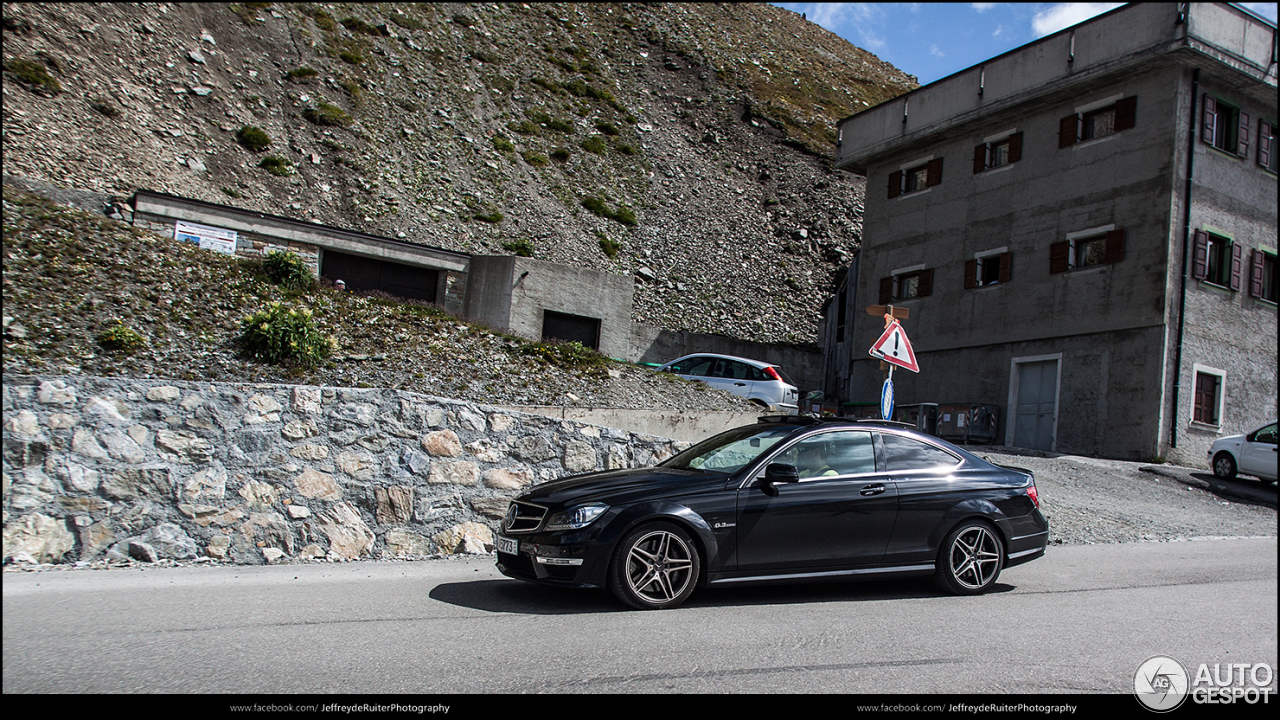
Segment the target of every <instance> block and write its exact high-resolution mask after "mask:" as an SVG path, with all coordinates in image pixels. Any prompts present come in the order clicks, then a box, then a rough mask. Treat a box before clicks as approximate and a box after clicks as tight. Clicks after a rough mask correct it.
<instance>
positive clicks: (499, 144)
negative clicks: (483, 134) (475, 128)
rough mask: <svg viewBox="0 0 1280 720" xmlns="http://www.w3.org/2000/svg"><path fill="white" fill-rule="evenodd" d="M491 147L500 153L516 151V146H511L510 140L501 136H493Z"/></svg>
mask: <svg viewBox="0 0 1280 720" xmlns="http://www.w3.org/2000/svg"><path fill="white" fill-rule="evenodd" d="M493 147H494V148H495V149H497V150H501V151H502V152H513V151H514V150H515V149H516V146H515V145H513V144H511V141H510V140H508V139H506V138H504V137H502V136H501V135H494V136H493Z"/></svg>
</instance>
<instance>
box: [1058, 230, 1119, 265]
mask: <svg viewBox="0 0 1280 720" xmlns="http://www.w3.org/2000/svg"><path fill="white" fill-rule="evenodd" d="M1124 240H1125V231H1124V229H1123V228H1121V229H1119V230H1115V229H1110V230H1108V229H1106V228H1103V229H1101V230H1099V231H1097V232H1093V231H1087V230H1086V231H1081V232H1080V233H1078V234H1072V235H1068V236H1067V239H1066V240H1062V241H1061V242H1056V243H1053V244H1052V245H1050V246H1049V273H1050V274H1054V273H1060V272H1066V271H1068V270H1079V269H1081V268H1087V267H1093V266H1095V265H1110V264H1111V263H1116V262H1120V261H1121V260H1123V259H1124Z"/></svg>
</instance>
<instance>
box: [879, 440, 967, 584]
mask: <svg viewBox="0 0 1280 720" xmlns="http://www.w3.org/2000/svg"><path fill="white" fill-rule="evenodd" d="M879 439H880V449H881V453H882V457H883V459H884V467H885V470H886V471H887V477H889V478H891V479H892V480H891V481H892V482H893V483H894V484H895V486H896V487H897V489H898V517H897V522H896V523H895V525H894V528H893V537H891V538H890V540H889V545H888V547H887V548H885V553H884V561H885V562H886V563H889V564H892V565H907V564H917V563H931V562H933V561H934V555H935V553H936V550H935V549H934V548H936V543H938V542H939V541H940V540H941V538H938V537H934V533H935V531H936V530H937V528H938V527H939V526H940V524H941V523H942V521H943V519H944V517H945V516H946V515H947V513H949V512H950V511H951V510H952V509H953V508H954V507H955V506H956V504H957V503H959V502H961V501H962V500H963V499H964V498H965V497H966V496H967V495H969V494H971V490H969V489H968V488H967V487H965V486H964V485H963V483H958V482H956V478H955V475H954V472H955V471H956V470H957V469H958V468H959V466H960V464H961V463H962V462H963V461H962V460H961V459H960V458H959V457H957V456H955V455H953V454H951V453H950V452H948V451H947V450H944V449H943V448H941V447H939V446H937V445H933V444H931V443H927V442H924V441H923V440H920V439H917V438H913V437H908V436H906V435H896V434H893V433H889V432H884V433H880V434H879ZM931 542H932V543H933V544H931Z"/></svg>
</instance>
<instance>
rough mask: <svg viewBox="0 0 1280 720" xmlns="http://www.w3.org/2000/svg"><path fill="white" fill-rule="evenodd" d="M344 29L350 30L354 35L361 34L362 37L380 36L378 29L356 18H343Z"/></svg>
mask: <svg viewBox="0 0 1280 720" xmlns="http://www.w3.org/2000/svg"><path fill="white" fill-rule="evenodd" d="M342 27H344V28H346V29H348V30H350V31H351V32H353V33H360V34H361V35H377V34H378V28H376V27H374V26H372V25H370V24H369V23H367V22H365V21H363V20H361V19H360V18H354V17H349V18H343V19H342Z"/></svg>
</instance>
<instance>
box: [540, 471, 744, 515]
mask: <svg viewBox="0 0 1280 720" xmlns="http://www.w3.org/2000/svg"><path fill="white" fill-rule="evenodd" d="M728 479H729V476H728V475H726V474H724V473H714V472H708V471H704V470H681V469H676V468H662V467H651V468H640V469H635V470H608V471H605V472H596V473H589V474H587V475H576V476H574V477H568V478H564V479H563V480H555V481H553V482H549V483H544V484H542V485H539V486H537V487H535V488H533V489H532V490H530V491H529V492H526V493H524V494H523V495H521V496H520V498H519V499H520V500H523V501H526V502H532V503H536V504H538V505H542V506H544V507H548V508H557V507H567V506H569V505H576V504H579V503H584V502H602V503H605V504H607V505H618V504H624V503H631V502H637V501H640V500H648V499H652V498H657V497H673V496H676V495H685V494H687V493H690V492H699V491H702V490H715V489H720V488H723V487H724V484H725V482H726V481H727V480H728Z"/></svg>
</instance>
